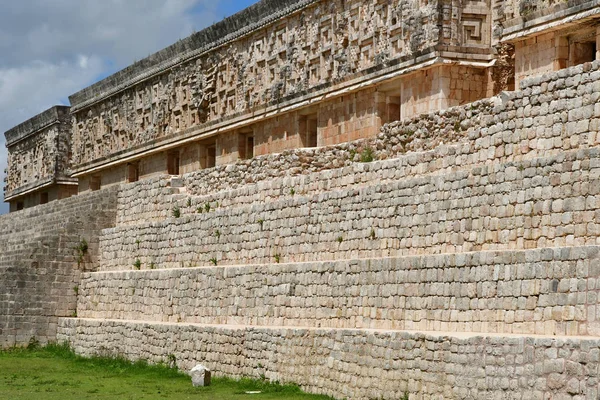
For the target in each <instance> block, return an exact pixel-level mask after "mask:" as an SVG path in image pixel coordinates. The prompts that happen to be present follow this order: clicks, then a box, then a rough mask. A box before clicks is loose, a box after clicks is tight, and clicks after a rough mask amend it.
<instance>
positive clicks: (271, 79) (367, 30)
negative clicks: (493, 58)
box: [71, 0, 490, 169]
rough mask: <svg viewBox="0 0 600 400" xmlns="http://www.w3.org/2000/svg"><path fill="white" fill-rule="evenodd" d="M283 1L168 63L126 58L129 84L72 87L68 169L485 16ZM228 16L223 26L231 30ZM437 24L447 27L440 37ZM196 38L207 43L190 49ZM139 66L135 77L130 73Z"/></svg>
mask: <svg viewBox="0 0 600 400" xmlns="http://www.w3.org/2000/svg"><path fill="white" fill-rule="evenodd" d="M263 3H264V2H263ZM287 3H289V4H288V5H287V6H275V5H273V7H279V12H280V13H283V14H285V13H286V12H287V13H290V14H286V15H285V17H284V18H279V19H277V20H276V21H267V22H268V23H267V22H263V23H264V24H265V27H264V28H262V29H255V30H253V31H251V32H247V33H245V34H244V35H242V36H239V37H238V36H236V37H235V40H234V41H232V42H231V43H229V44H227V45H225V46H217V45H216V44H213V43H211V42H210V41H208V42H207V40H204V41H203V37H204V36H202V35H205V36H208V35H209V34H210V33H211V32H213V31H214V30H218V29H224V28H223V27H222V26H221V25H219V24H217V25H216V26H215V27H213V28H209V30H208V33H202V32H200V33H199V34H198V35H197V37H196V36H192V37H191V38H188V39H186V41H185V42H184V43H182V44H180V45H174V46H173V48H172V49H171V48H169V49H166V50H165V51H163V52H162V53H165V55H164V57H167V53H168V54H171V53H173V52H174V54H177V56H178V57H179V58H177V60H180V61H179V62H178V63H177V64H176V65H175V66H173V67H172V68H171V67H170V68H161V67H160V66H157V65H152V63H153V60H154V59H155V58H156V59H160V58H161V57H162V56H163V55H162V53H159V54H157V55H155V56H152V57H151V58H149V59H148V60H145V61H144V62H141V63H139V64H135V65H133V66H132V67H130V68H129V69H127V70H125V71H123V72H122V73H120V74H121V75H120V77H119V79H120V81H123V80H126V81H127V80H128V79H129V78H131V80H132V81H131V82H132V83H131V84H129V85H128V86H127V87H126V88H125V90H123V91H121V92H119V93H115V94H114V95H110V96H109V94H110V90H112V89H114V88H113V87H112V86H111V85H116V84H117V81H115V82H114V83H113V82H112V81H110V80H109V81H107V82H101V83H99V84H98V85H95V86H92V87H90V88H88V89H86V90H84V91H82V92H81V93H78V94H75V95H73V96H72V97H71V103H72V105H73V112H74V118H75V126H74V142H73V144H74V146H73V162H74V166H75V169H78V168H80V167H82V166H83V165H87V164H89V163H91V162H94V161H98V160H101V159H103V158H105V157H108V156H111V155H114V154H116V153H118V152H122V151H126V150H130V149H135V148H136V146H142V145H144V144H147V143H149V142H151V141H161V140H165V139H168V138H172V137H173V136H174V135H177V134H180V133H183V132H186V131H188V130H189V129H190V128H199V127H205V126H209V125H210V124H212V123H217V122H220V121H223V120H226V119H227V118H233V117H240V116H244V115H245V116H249V115H250V113H251V112H253V111H257V110H263V109H265V108H266V107H268V106H271V105H277V104H279V103H280V102H283V101H287V100H289V99H300V98H302V97H303V96H305V95H306V94H307V93H308V91H309V90H311V91H313V90H317V89H322V88H325V87H328V86H331V85H332V84H334V83H336V82H344V81H349V80H352V79H359V78H361V76H363V75H365V74H367V73H371V72H372V71H375V70H378V69H384V68H385V67H387V66H390V65H395V64H397V63H401V62H403V61H406V60H412V59H414V58H415V57H416V55H420V54H423V53H427V52H430V51H432V50H433V49H435V46H438V45H441V44H443V45H445V46H470V45H473V44H481V45H483V44H485V42H486V41H487V39H486V32H488V31H489V27H488V26H487V25H489V24H490V19H489V18H488V17H487V16H486V15H485V12H484V15H482V14H478V13H479V12H480V9H484V10H485V9H486V7H487V2H486V1H483V2H476V3H475V2H474V3H473V4H472V5H470V6H469V7H470V10H471V11H472V14H469V17H468V18H467V20H468V21H467V22H465V25H464V27H462V24H463V21H462V20H461V14H460V12H459V11H460V9H461V7H462V6H460V5H451V6H449V8H447V9H444V10H445V11H443V12H444V13H446V14H447V15H448V18H445V17H444V18H441V19H440V12H442V8H440V7H438V5H437V3H436V2H427V1H421V0H390V1H387V2H382V1H373V2H363V1H357V0H351V1H341V0H318V1H312V2H310V1H309V2H303V3H302V4H300V3H299V4H300V5H296V4H295V3H294V2H287ZM287 3H286V4H287ZM282 4H283V3H282ZM261 6H264V5H261V4H258V5H256V6H255V8H251V9H249V10H250V11H252V10H254V9H258V8H259V7H261ZM286 7H287V8H286ZM298 7H301V8H300V9H299V10H298V11H296V12H293V13H291V10H295V9H296V8H298ZM487 8H489V7H487ZM250 11H248V12H250ZM271 14H273V12H271ZM265 15H269V13H268V12H266V13H265ZM235 18H236V17H232V19H231V21H229V23H230V25H232V27H231V28H227V29H229V30H228V31H227V32H230V33H232V34H239V33H236V32H237V31H235V23H234V22H235V21H237V20H236V19H235ZM224 24H225V22H224ZM440 24H441V25H440ZM225 25H226V24H225ZM440 29H442V30H443V31H444V32H446V31H447V32H451V34H450V35H449V36H448V37H447V38H446V37H440V33H439V32H440ZM459 30H460V31H461V33H459ZM463 32H464V34H463ZM223 33H225V32H223ZM223 36H225V35H223ZM217 44H218V43H217ZM177 46H179V47H184V46H187V47H189V48H187V47H186V51H187V53H186V52H184V51H183V50H182V51H179V52H177V51H176V50H177V49H176V47H177ZM202 46H204V47H202ZM198 47H201V48H203V49H205V50H206V51H205V52H204V53H201V54H200V55H198V56H189V54H195V53H194V49H197V48H198ZM465 48H466V47H465ZM186 57H187V58H186ZM146 64H150V66H146ZM146 75H149V77H148V78H147V79H145V80H143V81H142V82H139V83H135V84H134V82H137V81H135V79H134V78H135V77H138V76H146ZM115 79H116V78H115Z"/></svg>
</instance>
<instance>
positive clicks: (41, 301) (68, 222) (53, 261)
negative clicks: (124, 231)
mask: <svg viewBox="0 0 600 400" xmlns="http://www.w3.org/2000/svg"><path fill="white" fill-rule="evenodd" d="M117 189H118V188H114V189H111V190H103V191H101V192H96V193H93V194H90V195H84V196H77V197H73V198H70V199H66V200H62V201H59V202H53V203H49V204H46V205H41V206H38V207H35V208H31V209H27V210H24V211H19V212H16V213H12V214H9V215H3V216H1V217H0V232H2V233H1V234H0V347H4V346H13V345H22V344H27V343H28V341H29V340H30V339H31V338H32V337H35V338H36V339H37V340H39V341H41V342H43V343H45V342H48V341H52V340H55V339H56V329H57V323H58V318H59V317H69V316H72V314H73V313H75V312H76V303H77V293H76V289H74V288H75V287H77V286H78V285H79V279H80V275H81V272H82V271H84V270H94V269H96V268H97V267H98V262H99V259H98V235H99V234H100V231H101V229H102V228H106V227H109V226H113V225H114V224H115V217H116V197H117V196H116V194H117ZM82 240H85V241H86V242H87V246H88V250H87V251H86V252H85V253H83V254H81V258H80V253H79V252H78V251H77V250H75V249H76V248H80V245H81V241H82Z"/></svg>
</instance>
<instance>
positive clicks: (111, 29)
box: [0, 0, 220, 213]
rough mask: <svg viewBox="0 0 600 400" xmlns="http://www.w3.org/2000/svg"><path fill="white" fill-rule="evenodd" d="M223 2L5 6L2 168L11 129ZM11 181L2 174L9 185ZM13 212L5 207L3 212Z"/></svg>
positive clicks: (0, 69)
mask: <svg viewBox="0 0 600 400" xmlns="http://www.w3.org/2000/svg"><path fill="white" fill-rule="evenodd" d="M219 2H220V0H213V1H211V0H102V1H98V0H53V1H48V0H21V1H17V2H12V3H11V6H10V7H2V12H0V54H3V55H6V56H3V57H1V58H0V135H1V136H0V172H1V171H4V168H5V167H6V149H5V145H4V143H5V142H4V135H2V133H3V132H5V131H7V130H8V129H10V128H12V127H13V126H15V125H17V124H19V123H21V122H23V121H25V120H27V119H29V118H31V117H33V116H34V115H36V114H38V113H39V112H41V111H44V110H45V109H47V108H49V107H51V106H53V105H56V104H61V102H62V101H65V100H66V99H67V98H68V96H69V95H71V94H73V93H75V92H77V91H79V90H81V89H83V88H85V87H86V86H88V85H90V84H92V83H93V82H94V81H95V80H96V79H97V78H98V77H99V76H106V75H108V74H110V73H112V72H115V70H117V69H121V68H124V67H126V66H127V65H129V64H131V63H132V62H133V61H134V60H139V59H142V58H144V57H146V56H148V55H149V54H151V53H153V52H156V51H158V50H160V49H162V48H164V47H166V46H168V45H170V44H172V43H174V42H176V41H177V40H178V39H180V38H184V37H187V36H188V35H189V34H190V33H191V32H192V31H194V30H199V29H201V28H203V27H205V26H207V25H209V24H210V23H212V22H213V21H215V19H216V15H215V10H216V8H217V6H218V4H219ZM192 9H194V10H195V11H197V10H198V9H202V10H203V12H202V13H201V14H197V13H196V14H192V12H191V11H192ZM3 180H4V176H3V175H2V176H0V182H2V186H3ZM0 190H2V187H0ZM6 211H7V207H6V206H5V205H0V213H3V212H6Z"/></svg>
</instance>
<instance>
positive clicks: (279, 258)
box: [273, 253, 281, 264]
mask: <svg viewBox="0 0 600 400" xmlns="http://www.w3.org/2000/svg"><path fill="white" fill-rule="evenodd" d="M273 258H274V259H275V262H276V263H277V264H279V262H280V261H281V254H279V253H277V254H275V255H274V256H273Z"/></svg>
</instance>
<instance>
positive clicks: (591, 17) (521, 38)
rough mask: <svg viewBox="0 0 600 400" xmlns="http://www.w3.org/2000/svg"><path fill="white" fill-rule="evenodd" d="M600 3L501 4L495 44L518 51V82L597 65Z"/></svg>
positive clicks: (543, 0)
mask: <svg viewBox="0 0 600 400" xmlns="http://www.w3.org/2000/svg"><path fill="white" fill-rule="evenodd" d="M598 18H600V0H592V1H585V0H583V1H582V0H577V1H575V0H572V1H565V0H502V1H500V0H498V1H496V2H495V4H494V40H496V41H501V42H503V43H511V44H513V45H514V47H515V80H516V82H520V81H522V80H523V79H525V78H527V77H530V76H536V75H540V74H544V73H548V72H552V71H557V70H560V69H563V68H567V67H571V66H574V65H578V64H582V63H584V62H589V61H593V60H595V59H597V58H598V54H597V52H598V48H599V47H600V46H599V44H600V30H598V28H597V25H598Z"/></svg>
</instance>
